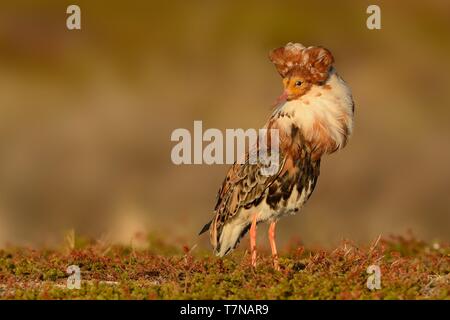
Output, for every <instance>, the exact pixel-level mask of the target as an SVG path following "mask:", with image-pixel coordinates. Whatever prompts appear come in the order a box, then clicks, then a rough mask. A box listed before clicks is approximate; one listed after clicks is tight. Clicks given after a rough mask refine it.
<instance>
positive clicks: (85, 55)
mask: <svg viewBox="0 0 450 320" xmlns="http://www.w3.org/2000/svg"><path fill="white" fill-rule="evenodd" d="M6 2H7V1H2V3H1V4H0V245H2V246H4V245H8V244H10V245H29V246H43V245H47V246H50V245H54V244H57V243H58V242H60V241H61V240H62V239H63V236H64V234H65V232H67V230H70V229H73V230H75V232H76V234H77V235H83V236H88V237H92V238H94V239H96V238H102V237H107V238H108V239H109V240H108V241H113V242H123V243H129V242H130V241H132V238H133V237H136V235H138V234H140V235H142V234H154V235H158V236H160V237H163V239H164V241H168V242H174V243H175V242H177V241H184V242H186V243H189V244H195V243H199V244H200V245H201V246H204V247H205V248H206V247H207V242H208V239H207V236H203V237H201V238H199V237H198V236H197V232H198V231H199V229H200V228H201V227H202V226H203V224H204V223H206V222H207V221H208V220H209V219H210V218H211V216H212V208H213V206H214V200H215V196H216V192H217V190H218V188H219V186H220V184H221V182H222V179H223V177H224V175H225V172H226V169H227V166H226V165H213V166H208V165H192V166H188V165H184V166H175V165H174V164H172V162H171V159H170V152H171V148H172V147H173V146H174V145H175V143H172V142H171V141H170V135H171V133H172V131H173V130H174V129H176V128H187V129H189V130H192V127H193V121H194V120H203V125H204V128H219V129H221V130H224V129H225V128H244V129H247V128H259V127H261V126H262V124H263V123H264V121H265V119H266V118H267V116H268V114H269V112H270V108H271V105H272V104H273V102H274V100H275V99H276V97H277V96H278V95H279V94H280V92H281V88H282V86H281V80H280V78H279V75H278V74H277V73H276V71H275V69H274V67H273V65H272V64H271V63H270V62H269V60H268V58H267V55H268V52H269V50H271V49H272V48H275V47H278V46H281V45H284V44H285V43H287V42H290V41H295V42H301V43H303V44H304V45H306V46H309V45H323V46H325V47H327V48H329V49H330V50H331V51H332V52H333V54H334V56H335V60H336V68H337V70H338V72H339V73H340V74H341V75H342V76H343V78H344V79H345V80H346V81H347V82H348V83H349V84H350V86H351V87H352V90H353V94H354V99H355V102H356V122H355V123H356V125H355V128H354V136H353V138H352V140H351V141H350V144H349V145H348V147H347V148H346V149H344V150H343V151H342V152H339V153H338V154H334V155H332V156H330V157H328V158H326V159H325V160H324V161H323V162H322V163H323V165H322V171H321V172H322V175H321V177H320V179H319V184H318V186H317V189H316V191H315V194H314V195H313V196H312V198H311V199H310V201H309V203H308V204H307V206H306V207H305V208H304V210H303V212H301V214H298V215H296V216H294V217H288V218H285V219H284V220H282V221H281V222H280V224H279V227H278V239H279V240H280V242H281V243H282V244H286V243H288V242H289V241H290V240H291V239H293V238H296V239H301V241H303V242H305V243H308V244H318V245H323V246H327V245H331V244H334V243H336V242H338V241H340V240H341V239H343V238H347V239H352V240H355V241H357V242H363V241H369V240H372V239H374V238H376V237H377V236H378V235H380V234H382V235H388V234H390V233H395V234H398V233H405V232H406V231H407V230H409V229H410V230H412V231H413V233H414V234H415V235H416V236H417V237H419V238H422V239H425V240H442V241H449V240H450V232H449V231H450V196H449V191H450V165H449V164H450V150H449V139H450V128H449V120H448V119H449V116H450V32H449V31H450V2H448V1H445V0H442V1H439V0H428V1H403V2H400V1H365V0H358V1H301V0H296V1H272V2H271V1H167V2H165V3H164V4H163V1H158V2H157V1H132V0H130V1H126V2H123V1H121V2H113V1H82V0H78V1H70V2H69V1H45V0H42V1H21V0H19V1H8V3H6ZM73 3H76V4H78V5H79V6H80V7H81V12H82V30H81V31H69V30H67V29H66V26H65V21H66V18H67V14H66V8H67V6H68V5H70V4H73ZM370 4H378V5H380V6H381V10H382V29H381V30H368V29H367V28H366V19H367V17H368V14H366V8H367V7H368V5H370ZM260 230H264V228H260Z"/></svg>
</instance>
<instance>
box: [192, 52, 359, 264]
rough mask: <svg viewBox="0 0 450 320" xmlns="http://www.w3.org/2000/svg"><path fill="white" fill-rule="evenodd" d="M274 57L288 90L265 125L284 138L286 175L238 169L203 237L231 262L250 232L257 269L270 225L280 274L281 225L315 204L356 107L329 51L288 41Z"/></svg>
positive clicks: (256, 168) (228, 181)
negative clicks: (261, 234)
mask: <svg viewBox="0 0 450 320" xmlns="http://www.w3.org/2000/svg"><path fill="white" fill-rule="evenodd" d="M269 58H270V60H271V61H272V63H273V64H274V65H275V67H276V69H277V71H278V73H279V74H280V75H281V77H282V78H283V87H284V91H283V94H282V95H281V96H280V97H279V98H278V99H277V103H276V105H275V107H274V110H273V112H272V114H271V115H270V117H269V119H268V121H267V122H266V124H265V126H264V128H267V129H276V130H278V133H279V134H278V136H279V166H278V170H277V171H276V172H274V174H272V175H263V174H261V168H262V166H264V164H262V163H253V164H252V163H250V162H249V161H246V162H245V163H243V164H238V163H236V164H234V165H233V166H232V167H231V168H230V169H229V171H228V173H227V175H226V177H225V180H224V181H223V184H222V186H221V188H220V189H219V192H218V194H217V203H216V205H215V208H214V217H213V218H212V220H211V221H210V222H208V223H207V224H206V225H205V226H204V227H203V229H202V230H201V231H200V234H202V233H204V232H206V231H207V230H209V233H210V240H211V244H212V246H213V248H214V253H215V254H216V255H217V256H219V257H223V256H224V255H226V254H228V253H230V252H231V251H232V250H233V249H234V248H236V246H237V245H238V243H239V241H240V240H241V238H242V237H243V236H244V235H245V234H246V233H247V232H248V231H249V230H250V249H251V263H252V265H253V266H256V225H257V224H258V223H260V222H265V221H267V222H269V223H270V226H269V232H268V236H269V242H270V247H271V251H272V257H273V263H274V268H275V269H277V270H279V262H278V254H277V248H276V244H275V226H276V223H277V221H278V220H279V219H280V218H281V217H283V216H286V215H289V214H295V213H297V212H299V211H300V209H301V208H302V207H303V206H304V204H305V203H306V202H307V201H308V199H309V198H310V196H311V194H312V192H313V190H314V188H315V186H316V183H317V179H318V177H319V172H320V161H321V158H322V156H324V155H326V154H331V153H333V152H336V151H338V150H339V149H342V148H343V147H345V145H346V144H347V141H348V139H349V137H350V135H351V133H352V127H353V114H354V102H353V98H352V94H351V90H350V88H349V86H348V85H347V84H346V83H345V82H344V81H343V80H342V78H341V77H340V76H339V75H338V73H337V72H336V69H335V67H334V66H333V64H334V58H333V56H332V54H331V52H330V51H329V50H327V49H325V48H323V47H315V46H313V47H304V46H303V45H301V44H300V43H288V44H287V45H286V46H284V47H280V48H277V49H274V50H272V51H271V52H270V54H269ZM253 148H254V149H258V148H261V147H260V146H259V145H256V146H254V147H253ZM257 151H259V150H257ZM248 154H249V153H247V155H246V157H247V160H248Z"/></svg>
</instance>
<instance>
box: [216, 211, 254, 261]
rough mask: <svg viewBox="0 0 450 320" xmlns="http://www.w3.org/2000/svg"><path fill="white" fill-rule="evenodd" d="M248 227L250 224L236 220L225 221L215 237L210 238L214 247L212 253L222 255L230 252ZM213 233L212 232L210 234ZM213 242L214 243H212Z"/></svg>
mask: <svg viewBox="0 0 450 320" xmlns="http://www.w3.org/2000/svg"><path fill="white" fill-rule="evenodd" d="M249 229H250V224H247V223H244V224H243V223H242V222H238V221H233V220H232V221H230V222H228V223H226V224H225V225H224V226H223V227H222V228H221V230H220V231H219V232H217V236H216V237H215V239H211V243H212V244H213V247H214V254H215V255H216V256H218V257H223V256H225V255H227V254H229V253H230V252H232V251H233V250H234V249H235V248H236V247H237V245H238V244H239V242H240V241H241V239H242V237H243V236H244V235H245V234H246V233H247V231H248V230H249ZM213 235H214V234H213V233H212V234H211V236H213ZM214 244H215V245H214Z"/></svg>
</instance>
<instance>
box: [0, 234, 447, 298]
mask: <svg viewBox="0 0 450 320" xmlns="http://www.w3.org/2000/svg"><path fill="white" fill-rule="evenodd" d="M153 244H154V243H153ZM150 248H152V249H148V250H136V249H133V248H131V247H124V246H108V247H105V246H101V245H99V244H95V243H85V244H83V245H77V246H74V247H73V248H71V249H65V250H32V249H24V248H15V249H12V248H11V249H4V250H0V298H2V299H449V297H450V292H449V291H450V290H449V289H450V274H449V271H450V263H449V262H450V250H449V246H448V245H446V244H437V243H434V244H432V245H431V244H427V243H424V242H421V241H418V240H415V239H414V238H408V239H406V238H403V237H392V238H389V239H379V241H377V242H376V243H373V244H371V245H367V246H366V247H357V246H355V245H353V244H351V243H349V242H343V243H342V244H341V245H340V246H339V247H337V248H335V249H334V250H317V249H315V250H312V249H308V248H304V247H303V246H296V245H295V246H291V248H290V249H286V250H285V251H284V252H283V253H282V254H281V257H280V263H281V267H282V270H281V272H278V271H275V270H274V269H273V268H272V265H271V259H270V255H269V254H268V253H267V252H261V253H260V255H259V258H258V259H259V260H258V267H257V268H256V269H253V268H252V267H251V266H250V264H249V262H250V261H249V255H248V254H247V253H246V252H244V251H238V252H236V253H234V254H233V255H231V257H229V258H228V257H227V258H225V259H218V258H215V257H213V256H212V255H211V254H209V253H207V252H200V251H199V250H196V249H195V248H194V249H189V248H186V247H185V248H179V249H178V248H175V247H170V246H166V245H163V244H161V243H160V244H159V245H151V246H150ZM69 265H77V266H79V267H80V270H81V280H82V281H81V288H80V289H68V288H67V287H66V283H67V277H68V275H67V274H66V269H67V267H68V266H69ZM370 265H378V266H379V267H380V269H381V289H380V290H374V291H371V290H369V289H368V288H367V286H366V282H367V278H368V277H369V275H368V274H367V272H366V270H367V267H368V266H370Z"/></svg>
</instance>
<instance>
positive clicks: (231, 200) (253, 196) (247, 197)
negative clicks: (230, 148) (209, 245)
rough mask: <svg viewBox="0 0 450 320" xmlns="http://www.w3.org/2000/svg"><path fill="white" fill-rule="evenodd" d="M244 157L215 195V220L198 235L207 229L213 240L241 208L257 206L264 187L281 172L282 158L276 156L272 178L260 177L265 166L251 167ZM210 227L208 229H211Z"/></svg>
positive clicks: (230, 171) (230, 170)
mask: <svg viewBox="0 0 450 320" xmlns="http://www.w3.org/2000/svg"><path fill="white" fill-rule="evenodd" d="M248 159H249V157H248V154H247V155H246V162H245V163H243V164H236V163H235V164H234V165H233V166H231V168H230V169H229V170H228V173H227V175H226V177H225V179H224V181H223V183H222V186H221V187H220V189H219V192H218V193H217V201H216V205H215V207H214V211H215V217H214V218H213V219H212V220H211V221H210V222H209V223H207V224H206V225H205V226H204V227H203V229H202V231H200V234H202V233H203V232H206V231H207V230H208V229H211V240H212V241H213V242H216V241H217V238H218V237H217V236H218V235H219V236H220V233H221V230H222V228H223V226H224V224H225V223H226V222H227V221H229V220H230V219H232V218H233V217H234V216H236V214H237V213H238V212H239V210H240V209H241V208H250V207H252V206H256V205H258V204H259V203H260V202H261V201H262V200H263V198H264V194H265V191H266V189H267V188H269V187H270V185H271V184H272V183H273V182H274V181H275V180H276V179H277V177H278V176H279V174H280V172H282V171H283V167H284V164H285V162H286V157H284V156H283V155H281V154H280V162H279V163H280V165H279V167H278V170H277V172H276V173H274V174H273V175H265V174H263V169H264V168H266V164H263V163H261V162H257V163H255V164H251V163H249V161H248ZM211 224H212V226H211Z"/></svg>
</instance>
